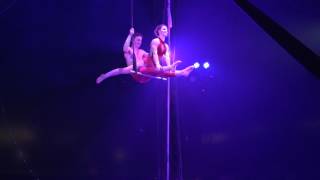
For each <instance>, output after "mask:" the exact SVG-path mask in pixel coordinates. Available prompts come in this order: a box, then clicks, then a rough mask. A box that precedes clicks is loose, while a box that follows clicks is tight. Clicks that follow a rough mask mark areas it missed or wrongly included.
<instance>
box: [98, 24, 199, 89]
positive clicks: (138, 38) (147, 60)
mask: <svg viewBox="0 0 320 180" xmlns="http://www.w3.org/2000/svg"><path fill="white" fill-rule="evenodd" d="M155 35H156V36H157V38H155V39H153V40H152V41H151V55H148V53H147V52H145V51H144V50H143V49H140V47H141V44H142V35H141V34H138V33H136V34H135V33H134V29H133V28H131V29H130V33H129V35H128V37H127V39H126V41H125V43H124V45H123V52H124V57H125V59H126V63H127V67H124V68H116V69H113V70H111V71H109V72H106V73H104V74H101V75H100V76H99V77H98V78H97V79H96V83H97V84H100V83H101V82H102V81H103V80H105V79H107V78H110V77H113V76H117V75H121V74H131V75H132V77H133V78H134V79H135V80H136V81H137V82H140V83H145V82H148V81H149V80H150V77H146V76H143V75H139V74H137V73H135V72H134V71H133V53H134V55H135V58H136V63H137V64H136V65H137V71H138V72H140V73H142V74H145V75H151V76H155V77H162V78H167V77H175V76H188V75H189V73H190V72H191V71H192V70H193V69H194V67H193V66H189V67H187V68H185V69H183V70H175V69H176V66H177V65H178V64H180V63H181V61H175V62H174V63H172V64H171V63H170V54H169V46H168V45H167V44H166V43H165V42H164V40H165V38H166V36H167V35H168V29H167V26H165V25H159V26H157V27H156V29H155ZM130 42H131V46H130ZM160 61H164V62H163V63H162V64H166V65H163V66H161V65H160Z"/></svg>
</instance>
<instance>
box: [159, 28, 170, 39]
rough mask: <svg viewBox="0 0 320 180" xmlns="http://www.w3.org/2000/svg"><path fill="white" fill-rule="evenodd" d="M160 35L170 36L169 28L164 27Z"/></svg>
mask: <svg viewBox="0 0 320 180" xmlns="http://www.w3.org/2000/svg"><path fill="white" fill-rule="evenodd" d="M158 33H159V35H163V36H165V37H166V36H168V28H167V26H162V27H161V28H160V30H159V32H158Z"/></svg>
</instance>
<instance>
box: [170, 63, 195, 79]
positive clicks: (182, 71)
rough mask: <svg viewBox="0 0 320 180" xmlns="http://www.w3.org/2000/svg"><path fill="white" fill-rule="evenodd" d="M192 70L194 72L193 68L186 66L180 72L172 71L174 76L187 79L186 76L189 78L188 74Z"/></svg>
mask: <svg viewBox="0 0 320 180" xmlns="http://www.w3.org/2000/svg"><path fill="white" fill-rule="evenodd" d="M193 70H194V66H193V65H191V66H188V67H186V68H184V69H182V70H176V71H174V72H175V74H176V76H185V77H187V76H189V74H190V73H191V72H192V71H193Z"/></svg>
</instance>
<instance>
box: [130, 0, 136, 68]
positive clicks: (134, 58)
mask: <svg viewBox="0 0 320 180" xmlns="http://www.w3.org/2000/svg"><path fill="white" fill-rule="evenodd" d="M130 15H131V28H133V25H134V24H133V16H134V4H133V0H131V1H130ZM132 40H133V39H131V41H132ZM132 66H133V70H134V71H135V72H137V59H136V55H135V52H134V44H133V41H132Z"/></svg>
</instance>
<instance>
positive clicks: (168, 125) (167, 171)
mask: <svg viewBox="0 0 320 180" xmlns="http://www.w3.org/2000/svg"><path fill="white" fill-rule="evenodd" d="M170 3H171V0H167V4H166V5H167V18H168V19H167V21H168V22H167V23H168V45H169V47H171V38H170V33H171V27H172V20H171V12H170V7H171V6H170ZM169 25H170V26H169ZM170 94H171V79H170V78H168V82H167V168H166V173H167V174H166V175H167V176H166V180H170V135H171V134H170V122H171V119H170V115H171V114H170V109H171V107H170V102H171V100H170V98H171V97H170Z"/></svg>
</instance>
